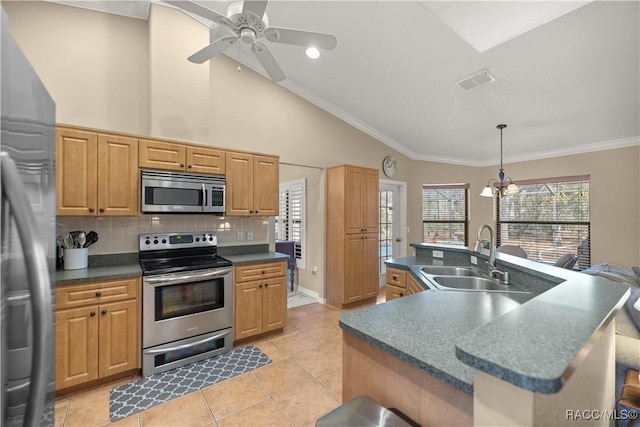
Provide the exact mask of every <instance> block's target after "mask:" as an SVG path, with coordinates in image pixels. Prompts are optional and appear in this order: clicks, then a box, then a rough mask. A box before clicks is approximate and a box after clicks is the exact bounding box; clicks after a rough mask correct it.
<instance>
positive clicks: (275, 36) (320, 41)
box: [164, 0, 338, 82]
mask: <svg viewBox="0 0 640 427" xmlns="http://www.w3.org/2000/svg"><path fill="white" fill-rule="evenodd" d="M164 2H165V3H168V4H170V5H173V6H176V7H178V8H180V9H182V10H184V11H187V12H191V13H193V14H196V15H198V16H201V17H203V18H205V19H208V20H210V21H213V22H214V23H215V24H217V26H216V27H214V28H213V29H212V30H211V43H210V44H209V45H208V46H206V47H204V48H203V49H200V50H199V51H198V52H196V53H194V54H193V55H191V56H190V57H189V58H188V59H189V61H191V62H195V63H197V64H202V63H203V62H205V61H208V60H209V59H211V58H212V57H214V56H215V55H217V54H219V53H222V52H224V51H225V50H226V49H227V48H229V47H231V46H232V45H233V44H235V43H236V42H237V41H238V40H240V41H242V42H243V43H245V44H248V45H250V46H251V51H252V52H253V54H254V55H255V56H256V58H257V59H258V61H259V62H260V64H261V65H262V67H263V68H264V69H265V71H266V72H267V74H268V75H269V77H270V78H271V80H273V81H276V82H278V81H281V80H284V79H285V78H286V75H285V74H284V71H283V70H282V68H281V67H280V65H279V64H278V61H276V58H275V57H274V56H273V54H272V53H271V50H269V47H268V46H267V45H266V44H265V43H264V42H263V40H262V39H264V40H268V41H270V42H273V43H285V44H292V45H297V46H306V47H315V48H317V49H327V50H331V49H333V48H335V47H336V44H337V43H338V39H337V38H336V36H335V35H333V34H326V33H317V32H313V31H304V30H294V29H290V28H280V27H269V19H268V17H267V15H266V14H265V9H266V8H267V3H268V1H267V0H262V1H253V0H245V1H244V2H242V1H239V2H235V3H232V4H230V5H229V7H228V8H227V14H226V16H225V15H222V14H220V13H218V12H216V11H214V10H211V9H208V8H206V7H204V6H201V5H199V4H197V3H193V2H192V1H190V0H164Z"/></svg>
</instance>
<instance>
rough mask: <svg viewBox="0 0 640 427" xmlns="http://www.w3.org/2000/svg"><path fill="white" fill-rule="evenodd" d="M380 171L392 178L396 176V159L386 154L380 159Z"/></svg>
mask: <svg viewBox="0 0 640 427" xmlns="http://www.w3.org/2000/svg"><path fill="white" fill-rule="evenodd" d="M382 171H383V172H384V174H385V175H386V176H388V177H389V178H393V177H394V176H396V173H397V172H398V163H396V159H394V158H393V157H391V156H387V157H385V158H384V160H383V161H382Z"/></svg>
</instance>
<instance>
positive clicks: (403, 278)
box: [387, 268, 407, 288]
mask: <svg viewBox="0 0 640 427" xmlns="http://www.w3.org/2000/svg"><path fill="white" fill-rule="evenodd" d="M387 285H393V286H396V287H398V288H406V287H407V272H406V271H404V270H398V269H396V268H387Z"/></svg>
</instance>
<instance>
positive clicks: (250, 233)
mask: <svg viewBox="0 0 640 427" xmlns="http://www.w3.org/2000/svg"><path fill="white" fill-rule="evenodd" d="M252 240H253V231H247V242H250V241H252Z"/></svg>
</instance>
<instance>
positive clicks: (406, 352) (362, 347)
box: [340, 244, 629, 425]
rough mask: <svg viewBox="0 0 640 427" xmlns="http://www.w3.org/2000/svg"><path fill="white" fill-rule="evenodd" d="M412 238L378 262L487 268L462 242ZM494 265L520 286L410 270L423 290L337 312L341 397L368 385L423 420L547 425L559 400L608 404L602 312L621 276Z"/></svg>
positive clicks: (623, 289) (560, 415)
mask: <svg viewBox="0 0 640 427" xmlns="http://www.w3.org/2000/svg"><path fill="white" fill-rule="evenodd" d="M412 246H414V247H415V248H416V256H415V257H408V258H403V259H399V260H391V261H389V262H388V264H389V265H391V266H393V267H395V268H404V269H406V270H407V271H408V274H413V275H414V278H416V279H421V277H419V276H418V275H416V274H415V272H414V271H412V270H411V268H410V267H411V265H416V264H419V265H438V264H439V265H456V266H461V265H462V266H470V265H471V256H474V257H476V259H477V260H478V266H479V267H480V268H485V267H484V264H486V262H485V260H486V258H487V257H486V256H485V255H480V254H477V253H472V252H470V251H469V250H467V249H465V248H450V247H441V246H431V245H425V244H416V245H412ZM434 250H436V251H438V252H443V257H442V258H434V257H433V256H432V255H433V251H434ZM497 266H498V267H499V268H500V269H503V270H507V271H509V272H510V273H511V277H512V282H513V283H515V284H517V285H518V287H520V288H523V289H525V290H527V291H529V292H528V293H504V292H474V291H440V290H437V289H434V288H433V286H431V285H430V283H428V282H425V281H422V280H420V283H421V284H422V285H423V287H424V288H425V292H420V293H417V294H414V295H411V296H408V297H404V298H399V299H396V300H393V301H390V302H388V303H385V304H381V305H378V306H373V307H368V308H365V309H363V310H359V311H353V312H349V313H346V314H344V315H343V316H342V317H341V318H340V326H341V327H342V329H343V330H344V333H343V336H344V348H343V351H344V355H343V361H344V364H343V400H344V401H347V400H350V399H352V398H353V397H356V396H357V395H359V394H367V395H369V396H371V397H372V398H374V399H375V400H377V401H378V402H380V403H381V404H382V405H384V406H387V407H396V408H398V409H400V410H401V411H403V412H404V413H406V414H407V415H408V416H409V417H411V418H413V419H414V420H416V421H417V422H418V423H420V424H422V425H474V424H475V425H497V424H502V425H505V424H507V425H551V424H553V425H557V424H567V423H570V420H567V412H566V410H567V409H572V410H575V409H579V408H584V409H600V410H604V409H613V406H614V390H613V388H614V386H613V376H614V356H613V322H611V320H613V316H614V315H615V313H616V311H617V310H618V309H619V308H620V307H621V306H622V304H623V303H624V301H625V300H626V298H627V297H628V294H629V290H628V287H627V286H625V285H621V284H617V283H613V282H609V281H606V280H603V279H599V278H595V277H592V276H587V275H583V274H580V273H576V272H571V271H568V270H562V269H559V268H555V267H550V266H545V265H542V264H539V263H536V262H533V261H529V260H525V259H521V258H516V257H512V256H509V255H503V254H500V255H498V260H497ZM372 373H375V374H372ZM585 405H586V406H585ZM581 422H582V423H584V421H581Z"/></svg>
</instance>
